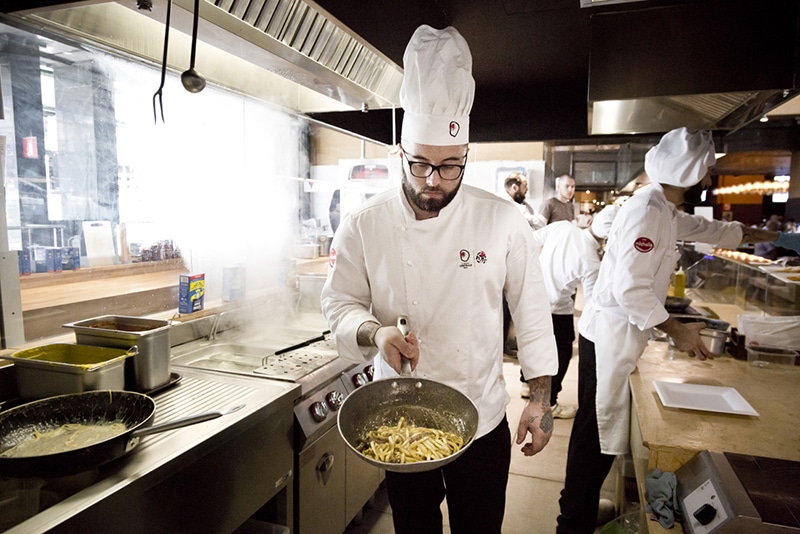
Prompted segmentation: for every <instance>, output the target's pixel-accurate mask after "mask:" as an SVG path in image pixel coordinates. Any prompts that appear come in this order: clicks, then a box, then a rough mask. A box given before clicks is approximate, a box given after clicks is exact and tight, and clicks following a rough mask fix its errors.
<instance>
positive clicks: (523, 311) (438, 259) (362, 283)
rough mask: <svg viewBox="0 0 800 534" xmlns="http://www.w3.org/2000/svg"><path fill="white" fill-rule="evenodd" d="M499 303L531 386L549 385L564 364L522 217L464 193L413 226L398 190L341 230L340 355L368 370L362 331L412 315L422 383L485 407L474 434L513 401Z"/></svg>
mask: <svg viewBox="0 0 800 534" xmlns="http://www.w3.org/2000/svg"><path fill="white" fill-rule="evenodd" d="M503 294H505V296H506V300H507V301H508V306H509V309H510V311H511V315H512V318H513V320H514V325H515V329H516V334H517V343H518V345H519V351H518V358H519V362H520V366H521V368H522V371H523V373H524V374H525V376H528V377H539V376H545V375H551V376H552V375H554V374H556V372H557V371H558V357H557V353H556V347H555V340H554V337H553V327H552V321H551V319H550V310H549V309H548V307H547V306H545V305H543V303H544V302H546V299H547V293H546V291H545V288H544V283H543V280H542V272H541V269H540V267H539V261H538V258H537V253H536V245H535V244H534V242H533V236H532V235H531V231H530V228H529V227H528V225H527V224H526V222H525V220H524V218H523V217H521V216H520V214H519V212H518V210H517V209H515V208H514V207H513V206H511V205H510V204H509V203H508V202H507V201H505V200H504V199H501V198H499V197H497V196H496V195H493V194H491V193H489V192H487V191H483V190H481V189H477V188H475V187H470V186H468V185H465V184H462V185H461V187H460V189H459V191H458V193H457V194H456V196H455V197H454V198H453V200H452V202H451V203H450V204H449V205H447V206H446V207H445V208H444V209H442V210H441V211H440V212H439V215H438V216H437V217H434V218H431V219H425V220H416V218H415V216H414V212H413V211H412V209H411V207H410V205H409V204H408V200H407V199H406V198H405V194H404V193H403V192H402V189H401V188H400V187H397V188H393V189H391V190H389V191H385V192H383V193H381V194H379V195H376V196H375V197H373V198H371V199H370V200H369V201H367V202H366V203H364V204H363V205H362V206H361V207H360V208H359V209H357V210H355V211H353V212H351V213H350V214H349V215H348V216H347V217H346V218H345V219H344V220H343V221H342V223H341V225H340V226H339V228H338V229H337V231H336V234H335V235H334V238H333V243H332V246H331V269H330V270H329V272H328V278H327V280H326V282H325V285H324V287H323V289H322V294H321V300H322V310H323V312H324V313H325V316H326V318H327V319H328V323H329V325H330V328H331V331H332V332H333V334H334V335H335V338H336V344H337V348H338V351H339V355H340V356H341V357H343V358H345V359H348V360H351V361H357V362H362V361H364V360H365V359H369V358H371V357H373V356H375V354H376V349H375V348H374V347H359V346H358V343H357V340H356V334H357V330H358V327H359V326H360V325H361V324H362V323H363V322H364V321H370V320H371V321H377V322H379V323H380V324H383V325H393V324H396V321H397V317H398V316H400V315H405V316H407V317H408V320H409V324H410V327H411V330H412V331H413V332H415V333H416V336H417V338H418V339H419V350H420V359H419V363H418V365H417V368H416V375H417V376H419V377H422V378H428V379H431V380H435V381H438V382H442V383H445V384H447V385H450V386H452V387H454V388H456V389H457V390H459V391H461V392H463V393H465V394H466V395H467V396H468V397H470V398H471V399H472V400H473V401H474V402H475V404H476V405H477V407H478V412H479V415H480V422H479V426H478V432H477V436H478V437H480V436H482V435H485V434H486V433H488V432H489V431H490V430H492V429H493V428H495V427H496V426H497V425H498V424H499V422H500V421H501V420H502V419H503V417H504V416H505V407H506V405H507V404H508V402H509V401H510V397H509V395H508V393H507V392H506V383H505V379H504V377H503V357H502V354H503V340H502V339H501V338H502V325H503V302H502V297H503Z"/></svg>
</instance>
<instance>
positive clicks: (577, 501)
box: [556, 336, 614, 534]
mask: <svg viewBox="0 0 800 534" xmlns="http://www.w3.org/2000/svg"><path fill="white" fill-rule="evenodd" d="M578 358H579V360H578V413H577V415H576V416H575V421H574V422H573V423H572V433H571V434H570V437H569V448H568V449H567V475H566V479H565V481H564V489H563V490H561V498H560V499H559V501H558V502H559V504H560V506H561V513H560V514H559V516H558V527H557V528H556V532H557V533H558V534H592V532H594V529H595V523H596V521H597V504H598V501H599V500H600V489H601V488H602V487H603V482H604V481H605V479H606V476H608V473H609V471H611V464H613V463H614V456H613V455H608V454H603V453H601V452H600V434H599V433H598V431H597V410H596V403H595V395H596V393H597V364H596V358H595V352H594V343H593V342H591V341H589V340H588V339H586V338H585V337H583V336H579V337H578Z"/></svg>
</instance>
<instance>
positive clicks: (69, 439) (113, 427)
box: [0, 421, 128, 458]
mask: <svg viewBox="0 0 800 534" xmlns="http://www.w3.org/2000/svg"><path fill="white" fill-rule="evenodd" d="M127 428H128V427H127V426H125V423H122V422H119V421H109V422H107V423H93V424H82V423H67V424H64V425H61V426H60V427H58V428H55V429H53V430H48V431H47V432H39V431H38V430H34V431H33V434H32V435H31V436H30V438H28V439H26V440H24V441H21V442H19V443H17V444H16V445H14V446H13V447H11V448H10V449H7V450H5V451H3V452H2V453H0V457H2V458H25V457H32V456H45V455H48V454H56V453H59V452H66V451H71V450H75V449H82V448H84V447H89V446H90V445H95V444H97V443H100V442H102V441H105V440H107V439H111V438H113V437H116V436H119V435H121V434H123V433H124V432H125V431H126V430H127Z"/></svg>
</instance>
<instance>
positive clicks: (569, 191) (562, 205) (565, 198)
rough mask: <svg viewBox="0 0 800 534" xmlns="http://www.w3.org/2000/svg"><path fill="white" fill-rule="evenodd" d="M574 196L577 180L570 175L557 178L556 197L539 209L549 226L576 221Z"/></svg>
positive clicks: (548, 200)
mask: <svg viewBox="0 0 800 534" xmlns="http://www.w3.org/2000/svg"><path fill="white" fill-rule="evenodd" d="M574 196H575V178H573V177H572V176H570V175H569V174H562V175H561V176H559V177H558V178H556V194H555V196H553V197H550V198H548V199H547V200H545V201H544V203H542V206H541V207H540V208H539V211H541V212H542V217H544V218H545V220H546V221H547V224H550V223H554V222H556V221H570V222H571V221H574V220H575V204H574V203H573V202H572V197H574Z"/></svg>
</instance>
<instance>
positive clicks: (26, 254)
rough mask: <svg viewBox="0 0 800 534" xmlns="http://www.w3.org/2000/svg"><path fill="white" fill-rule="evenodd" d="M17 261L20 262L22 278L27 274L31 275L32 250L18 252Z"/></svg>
mask: <svg viewBox="0 0 800 534" xmlns="http://www.w3.org/2000/svg"><path fill="white" fill-rule="evenodd" d="M17 260H18V261H19V274H20V276H24V275H26V274H31V251H30V250H27V249H26V250H18V251H17Z"/></svg>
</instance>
